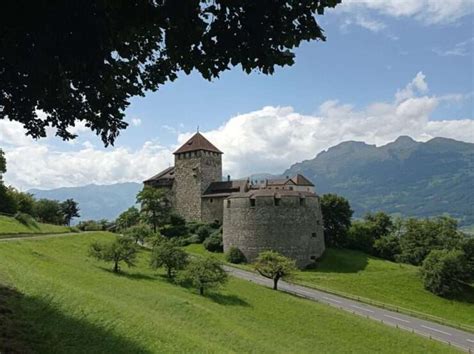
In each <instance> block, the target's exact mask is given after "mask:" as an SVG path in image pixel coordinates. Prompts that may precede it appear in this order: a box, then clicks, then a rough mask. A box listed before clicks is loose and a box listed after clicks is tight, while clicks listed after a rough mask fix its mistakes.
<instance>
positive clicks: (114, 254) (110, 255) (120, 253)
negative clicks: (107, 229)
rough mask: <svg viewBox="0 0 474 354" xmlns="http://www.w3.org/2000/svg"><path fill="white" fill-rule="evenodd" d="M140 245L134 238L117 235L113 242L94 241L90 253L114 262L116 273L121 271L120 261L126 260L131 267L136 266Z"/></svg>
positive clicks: (100, 258)
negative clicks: (138, 245)
mask: <svg viewBox="0 0 474 354" xmlns="http://www.w3.org/2000/svg"><path fill="white" fill-rule="evenodd" d="M137 252H138V247H137V245H136V244H135V242H134V240H133V239H130V238H128V237H117V238H116V239H115V240H114V241H113V242H109V243H99V242H94V243H93V244H91V246H90V249H89V255H90V256H91V257H94V258H96V259H98V260H101V261H105V262H113V263H114V267H113V271H114V273H118V272H120V262H125V264H127V265H128V266H129V267H134V266H135V260H136V258H137Z"/></svg>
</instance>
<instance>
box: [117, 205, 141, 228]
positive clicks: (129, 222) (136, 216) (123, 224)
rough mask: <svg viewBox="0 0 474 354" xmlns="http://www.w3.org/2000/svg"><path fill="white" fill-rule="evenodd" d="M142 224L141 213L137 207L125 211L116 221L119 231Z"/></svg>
mask: <svg viewBox="0 0 474 354" xmlns="http://www.w3.org/2000/svg"><path fill="white" fill-rule="evenodd" d="M139 222H140V212H139V211H138V209H137V208H136V207H134V206H133V207H131V208H128V209H127V210H125V211H124V212H123V213H122V214H120V215H119V217H118V218H117V220H116V225H117V229H119V230H123V229H128V228H129V227H132V226H135V225H137V224H138V223H139Z"/></svg>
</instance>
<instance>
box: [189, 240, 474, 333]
mask: <svg viewBox="0 0 474 354" xmlns="http://www.w3.org/2000/svg"><path fill="white" fill-rule="evenodd" d="M186 249H187V250H188V252H190V253H194V254H199V255H207V254H209V253H210V252H208V251H206V250H205V249H204V247H203V246H202V245H199V244H193V245H189V246H187V247H186ZM216 257H218V258H219V259H221V260H222V261H225V257H224V255H223V254H222V253H219V254H216ZM237 267H241V268H244V269H248V270H252V267H251V266H250V265H237ZM289 281H291V282H293V283H297V284H300V285H305V286H308V287H312V288H316V289H327V290H330V291H335V292H338V293H343V294H347V295H349V296H351V297H360V298H361V299H362V300H367V302H371V301H376V302H379V303H384V304H388V305H391V306H393V307H399V308H404V309H408V310H411V311H416V312H421V313H424V314H427V315H431V316H435V317H439V318H440V319H444V320H446V321H448V322H449V323H453V324H460V325H467V326H469V327H470V328H472V329H473V330H474V287H473V286H469V287H465V289H464V290H465V291H464V293H463V294H462V295H459V296H457V297H455V298H451V299H445V298H442V297H439V296H436V295H434V294H432V293H430V292H429V291H427V290H425V289H424V288H423V284H422V281H421V279H420V276H419V268H418V267H415V266H412V265H408V264H401V263H394V262H390V261H387V260H384V259H380V258H376V257H372V256H369V255H367V254H364V253H362V252H358V251H353V250H347V249H334V248H329V249H327V250H326V251H325V253H324V256H323V257H322V259H320V260H319V261H318V263H317V265H316V267H315V268H314V269H308V270H304V271H298V272H296V273H295V275H294V276H293V277H292V278H291V279H289Z"/></svg>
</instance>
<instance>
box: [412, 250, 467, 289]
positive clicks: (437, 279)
mask: <svg viewBox="0 0 474 354" xmlns="http://www.w3.org/2000/svg"><path fill="white" fill-rule="evenodd" d="M465 267H466V264H465V258H464V253H463V252H462V251H458V250H453V251H450V250H445V249H443V250H433V251H431V252H430V253H429V255H428V256H427V257H426V259H425V260H424V261H423V265H422V267H421V276H422V278H423V285H424V287H425V289H427V290H429V291H431V292H432V293H434V294H436V295H440V296H446V295H451V294H455V293H458V292H460V291H461V290H462V283H463V281H464V280H465V279H466V272H465Z"/></svg>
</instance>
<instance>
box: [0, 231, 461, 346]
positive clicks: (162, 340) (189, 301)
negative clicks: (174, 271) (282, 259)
mask: <svg viewBox="0 0 474 354" xmlns="http://www.w3.org/2000/svg"><path fill="white" fill-rule="evenodd" d="M110 237H111V236H110V235H108V234H105V233H101V234H100V233H98V234H87V235H84V234H83V235H77V236H73V237H70V238H54V239H47V240H41V241H39V240H36V241H23V242H9V243H3V244H0V259H1V260H2V268H1V270H0V272H1V273H0V277H3V279H5V281H7V282H9V283H10V284H13V285H14V286H15V287H16V288H17V289H18V291H20V292H22V293H24V294H25V296H24V297H23V298H13V299H12V300H11V302H10V304H11V305H16V306H18V308H19V310H18V311H17V313H19V315H18V317H19V318H21V320H24V321H27V322H29V323H34V324H35V330H34V331H24V332H23V333H24V334H25V335H26V336H27V337H28V338H27V342H28V343H31V345H32V346H33V347H35V346H36V347H37V349H38V350H39V352H51V351H54V352H68V353H72V352H114V353H119V352H123V353H125V352H126V353H130V352H133V353H138V352H175V351H181V352H183V351H185V352H204V351H206V352H219V353H222V352H257V353H260V352H298V353H303V352H315V351H318V352H333V353H338V352H360V353H368V352H380V351H383V352H397V353H400V352H404V353H426V352H430V353H437V352H439V353H448V352H450V351H453V349H452V348H449V347H448V346H445V345H444V344H441V343H437V342H435V341H430V340H428V339H426V338H422V337H418V336H416V335H413V334H411V333H408V332H404V331H401V330H397V329H394V328H389V327H386V326H384V325H382V324H379V323H376V322H372V321H370V320H366V319H363V318H360V317H357V316H354V315H351V314H347V313H345V312H343V311H338V310H335V309H333V308H330V307H328V306H325V305H322V304H318V303H314V302H310V301H307V300H303V299H299V298H296V297H293V296H290V295H287V294H284V293H280V292H275V291H272V290H270V289H266V288H263V287H259V286H257V285H254V284H251V283H249V282H245V281H241V280H238V279H232V280H231V281H230V283H229V284H228V285H227V286H226V287H225V288H224V289H223V290H222V291H221V292H220V293H215V294H214V295H212V296H208V297H201V296H199V295H197V294H196V292H195V291H194V290H193V289H185V288H182V287H179V286H177V285H173V284H170V283H169V282H167V281H166V280H165V279H164V278H163V275H162V273H159V274H156V273H155V272H152V271H150V270H149V269H148V267H147V263H148V255H147V252H146V251H143V253H142V255H141V257H140V262H139V265H138V267H137V268H133V269H131V270H126V274H123V275H114V274H112V273H111V272H110V271H108V267H107V268H106V267H105V265H103V264H101V263H98V262H96V261H94V260H91V259H88V258H87V257H86V254H87V247H88V244H89V243H90V242H91V241H92V240H93V239H97V238H110Z"/></svg>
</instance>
